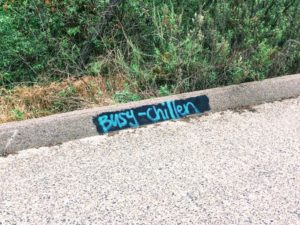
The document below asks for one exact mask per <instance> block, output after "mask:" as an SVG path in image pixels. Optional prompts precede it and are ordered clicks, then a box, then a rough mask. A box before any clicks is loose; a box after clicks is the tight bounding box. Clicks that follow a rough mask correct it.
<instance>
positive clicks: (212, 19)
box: [0, 0, 300, 101]
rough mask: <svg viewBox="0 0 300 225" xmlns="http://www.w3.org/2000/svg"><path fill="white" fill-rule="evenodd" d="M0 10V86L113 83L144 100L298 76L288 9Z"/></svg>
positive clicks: (294, 26)
mask: <svg viewBox="0 0 300 225" xmlns="http://www.w3.org/2000/svg"><path fill="white" fill-rule="evenodd" d="M1 1H2V2H1ZM0 3H2V5H3V8H2V9H1V10H0V51H1V62H0V85H4V86H9V85H14V84H15V83H18V82H42V81H48V80H51V79H60V78H64V77H68V76H81V75H84V74H93V75H99V74H101V75H103V76H109V75H110V74H123V75H124V76H125V77H126V79H127V80H128V85H129V87H128V90H125V91H124V93H125V92H126V93H127V92H128V93H132V92H139V93H140V94H142V95H144V96H149V95H165V94H166V93H168V94H169V93H174V92H175V93H176V92H183V91H192V90H198V89H203V88H208V87H215V86H219V85H227V84H232V83H240V82H247V81H253V80H260V79H264V78H268V77H273V76H278V75H283V74H287V73H295V72H299V71H300V2H299V1H297V0H282V1H276V0H258V1H245V0H244V1H236V0H227V1H225V0H221V1H208V0H186V1H181V0H180V1H179V0H151V1H150V0H135V1H129V0H110V1H107V0H99V1H90V0H68V1H67V0H60V1H58V0H52V1H51V0H45V1H42V0H36V1H29V0H19V1H10V0H5V1H4V0H0ZM112 3H115V4H118V7H117V8H113V7H111V6H112ZM126 93H125V95H126V96H127V95H128V93H127V94H126ZM129 95H130V94H129ZM122 96H123V95H122ZM123 98H125V97H121V99H123ZM126 98H127V97H126ZM122 101H123V100H122Z"/></svg>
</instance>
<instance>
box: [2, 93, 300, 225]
mask: <svg viewBox="0 0 300 225" xmlns="http://www.w3.org/2000/svg"><path fill="white" fill-rule="evenodd" d="M0 224H2V225H7V224H8V225H10V224H39V225H41V224H55V225H59V224H74V225H89V224H213V225H215V224H216V225H218V224H220V225H227V224H242V225H244V224H245V225H247V224H272V225H275V224H282V225H289V224H290V225H297V224H300V98H297V99H289V100H284V101H280V102H274V103H267V104H263V105H259V106H255V107H253V108H248V109H241V110H237V111H225V112H221V113H213V114H208V115H206V116H202V117H192V118H188V119H184V120H180V121H176V122H164V123H161V124H159V125H151V126H147V127H143V128H138V129H134V130H125V131H121V132H118V133H115V134H112V135H104V136H95V137H90V138H86V139H81V140H76V141H72V142H67V143H63V144H62V145H60V146H54V147H43V148H40V149H28V150H24V151H21V152H19V153H18V154H16V155H9V156H8V157H6V158H4V157H2V158H0Z"/></svg>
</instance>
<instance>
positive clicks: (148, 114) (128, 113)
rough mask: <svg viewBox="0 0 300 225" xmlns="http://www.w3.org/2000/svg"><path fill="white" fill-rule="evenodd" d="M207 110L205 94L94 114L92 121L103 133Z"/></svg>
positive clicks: (174, 118)
mask: <svg viewBox="0 0 300 225" xmlns="http://www.w3.org/2000/svg"><path fill="white" fill-rule="evenodd" d="M209 110H210V106H209V99H208V97H207V96H205V95H202V96H197V97H193V98H188V99H183V100H173V101H167V102H163V103H160V104H157V105H145V106H141V107H137V108H133V109H127V110H122V111H118V112H106V113H102V114H100V115H98V116H96V117H95V118H94V119H93V121H94V123H95V125H96V127H97V130H98V132H99V133H101V134H103V133H108V132H110V131H117V130H122V129H126V128H133V127H139V126H142V125H147V124H152V123H158V122H162V121H167V120H176V119H179V118H182V117H186V116H188V115H192V114H201V113H203V112H205V111H209Z"/></svg>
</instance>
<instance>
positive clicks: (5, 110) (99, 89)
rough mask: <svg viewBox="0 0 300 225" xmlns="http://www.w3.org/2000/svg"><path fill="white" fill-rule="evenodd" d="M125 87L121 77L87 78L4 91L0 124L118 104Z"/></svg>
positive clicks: (1, 90) (1, 95)
mask: <svg viewBox="0 0 300 225" xmlns="http://www.w3.org/2000/svg"><path fill="white" fill-rule="evenodd" d="M124 85H125V81H124V79H123V77H122V76H121V75H120V76H111V77H110V78H103V77H102V76H97V77H92V76H85V77H82V78H78V79H74V78H71V79H67V80H64V81H63V82H59V83H58V82H54V83H51V84H49V85H35V86H33V87H26V86H19V87H16V88H14V89H13V90H6V89H0V123H6V122H10V121H15V120H23V119H30V118H37V117H42V116H47V115H51V114H55V113H59V112H68V111H72V110H77V109H83V108H90V107H94V106H105V105H110V104H114V101H113V99H112V94H113V93H115V92H117V91H121V90H123V89H124Z"/></svg>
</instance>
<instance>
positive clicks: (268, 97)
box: [0, 74, 300, 155]
mask: <svg viewBox="0 0 300 225" xmlns="http://www.w3.org/2000/svg"><path fill="white" fill-rule="evenodd" d="M200 95H206V96H207V97H208V98H209V101H210V107H211V112H217V111H223V110H227V109H233V108H239V107H244V106H249V105H258V104H262V103H264V102H272V101H276V100H282V99H286V98H292V97H297V96H300V74H296V75H289V76H284V77H278V78H272V79H267V80H264V81H258V82H251V83H244V84H240V85H232V86H227V87H221V88H214V89H208V90H202V91H196V92H191V93H184V94H179V95H173V96H168V97H162V98H155V99H148V100H143V101H138V102H131V103H126V104H119V105H112V106H108V107H100V108H93V109H87V110H79V111H74V112H69V113H63V114H57V115H53V116H48V117H44V118H38V119H32V120H27V121H22V122H12V123H7V124H3V125H0V155H5V154H9V153H13V152H17V151H20V150H23V149H28V148H37V147H42V146H51V145H57V144H60V143H63V142H66V141H70V140H75V139H79V138H85V137H90V136H95V135H99V134H98V133H97V130H96V127H95V125H94V124H93V121H92V119H93V117H94V116H96V115H98V114H100V113H103V112H111V111H119V110H124V109H129V108H135V107H139V106H143V105H152V104H158V103H161V102H164V101H168V100H177V99H185V98H189V97H196V96H200Z"/></svg>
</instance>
